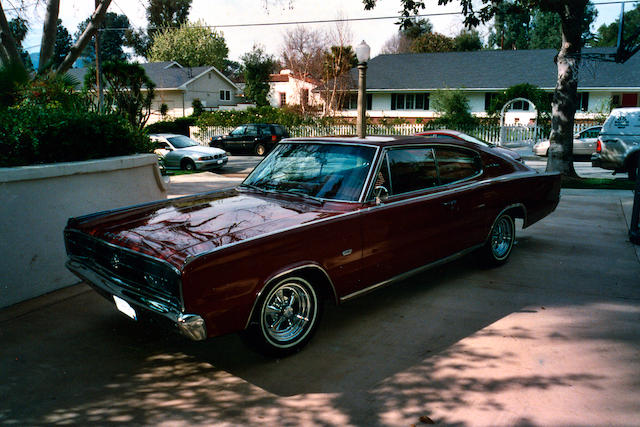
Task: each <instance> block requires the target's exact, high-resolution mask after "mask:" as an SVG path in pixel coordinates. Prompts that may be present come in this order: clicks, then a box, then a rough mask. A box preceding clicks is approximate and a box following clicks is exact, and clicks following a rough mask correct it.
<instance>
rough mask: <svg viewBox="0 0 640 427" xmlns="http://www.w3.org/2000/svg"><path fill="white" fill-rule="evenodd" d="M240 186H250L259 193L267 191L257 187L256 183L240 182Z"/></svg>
mask: <svg viewBox="0 0 640 427" xmlns="http://www.w3.org/2000/svg"><path fill="white" fill-rule="evenodd" d="M240 187H242V188H251V189H252V190H256V191H259V192H260V193H266V192H267V190H265V189H264V188H262V187H258V186H257V185H254V184H245V183H242V184H240Z"/></svg>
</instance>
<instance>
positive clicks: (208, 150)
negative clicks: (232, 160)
mask: <svg viewBox="0 0 640 427" xmlns="http://www.w3.org/2000/svg"><path fill="white" fill-rule="evenodd" d="M176 152H178V153H189V154H199V155H207V156H213V155H216V154H225V151H224V150H221V149H220V148H214V147H203V146H201V145H197V146H196V145H194V146H193V147H186V148H178V149H176Z"/></svg>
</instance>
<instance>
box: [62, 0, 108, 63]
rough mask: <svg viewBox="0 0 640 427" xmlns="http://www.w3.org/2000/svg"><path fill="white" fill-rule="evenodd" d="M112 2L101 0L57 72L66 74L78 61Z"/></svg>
mask: <svg viewBox="0 0 640 427" xmlns="http://www.w3.org/2000/svg"><path fill="white" fill-rule="evenodd" d="M110 4H111V0H100V5H99V6H98V7H97V8H96V10H95V11H94V12H93V15H91V20H90V21H89V25H87V28H85V30H84V32H83V33H82V35H81V36H80V38H79V39H78V41H77V42H76V43H75V44H74V45H73V46H71V51H70V52H69V54H68V55H67V56H66V57H65V58H64V61H62V64H60V66H59V67H58V69H57V70H56V73H58V74H64V73H66V72H67V70H69V68H71V66H72V65H73V63H74V62H75V61H76V59H78V57H79V56H80V54H81V53H82V51H83V50H84V48H85V47H86V46H87V44H88V43H89V41H90V40H91V38H92V37H93V35H94V34H95V33H96V31H97V30H98V26H99V25H100V24H101V23H102V21H103V20H104V17H105V15H106V13H107V9H108V8H109V5H110Z"/></svg>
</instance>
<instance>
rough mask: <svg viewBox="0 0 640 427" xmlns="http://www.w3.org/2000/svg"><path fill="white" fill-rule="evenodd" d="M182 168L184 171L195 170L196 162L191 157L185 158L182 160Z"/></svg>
mask: <svg viewBox="0 0 640 427" xmlns="http://www.w3.org/2000/svg"><path fill="white" fill-rule="evenodd" d="M182 169H183V170H186V171H194V170H196V164H195V163H194V162H193V160H191V159H185V160H183V161H182Z"/></svg>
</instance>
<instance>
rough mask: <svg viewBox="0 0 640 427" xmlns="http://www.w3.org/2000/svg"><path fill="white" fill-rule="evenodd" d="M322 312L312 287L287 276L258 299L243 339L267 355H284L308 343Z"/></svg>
mask: <svg viewBox="0 0 640 427" xmlns="http://www.w3.org/2000/svg"><path fill="white" fill-rule="evenodd" d="M321 313H322V299H321V298H320V296H319V294H318V291H317V290H316V289H315V288H314V287H313V285H311V283H309V282H308V281H307V280H305V279H303V278H301V277H288V278H285V279H282V280H280V281H279V282H278V283H277V284H276V285H275V286H272V287H271V288H269V290H268V291H267V293H266V294H265V295H264V296H263V297H261V298H260V301H259V302H258V305H257V310H256V313H255V315H254V319H253V322H252V324H251V326H250V327H249V329H248V330H247V331H246V337H247V338H248V339H249V341H250V343H251V344H253V345H254V346H255V347H257V349H258V350H259V351H260V352H262V353H264V354H266V355H268V356H277V357H282V356H286V355H289V354H291V353H294V352H296V351H298V350H299V349H300V348H302V347H304V346H305V345H306V344H307V342H309V340H310V339H311V337H312V336H313V334H314V333H315V331H316V329H317V326H318V323H319V322H320V315H321Z"/></svg>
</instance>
